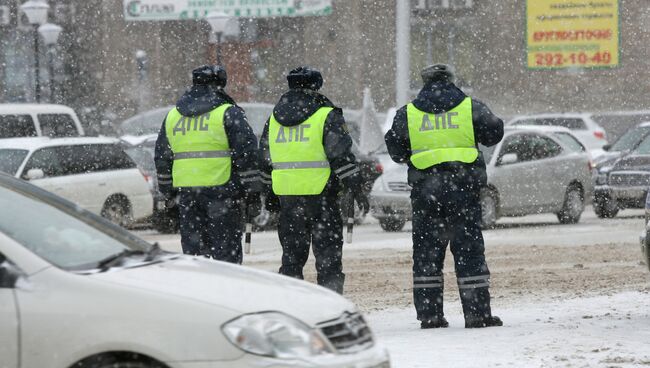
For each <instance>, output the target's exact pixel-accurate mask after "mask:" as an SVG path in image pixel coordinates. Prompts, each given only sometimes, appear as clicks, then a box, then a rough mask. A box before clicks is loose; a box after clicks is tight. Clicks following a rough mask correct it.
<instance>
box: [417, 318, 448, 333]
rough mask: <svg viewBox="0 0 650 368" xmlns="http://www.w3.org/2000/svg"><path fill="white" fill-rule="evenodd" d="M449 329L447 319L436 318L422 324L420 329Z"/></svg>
mask: <svg viewBox="0 0 650 368" xmlns="http://www.w3.org/2000/svg"><path fill="white" fill-rule="evenodd" d="M446 327H449V322H447V319H446V318H445V317H435V318H433V319H427V320H424V321H422V322H420V328H421V329H423V330H425V329H428V328H446Z"/></svg>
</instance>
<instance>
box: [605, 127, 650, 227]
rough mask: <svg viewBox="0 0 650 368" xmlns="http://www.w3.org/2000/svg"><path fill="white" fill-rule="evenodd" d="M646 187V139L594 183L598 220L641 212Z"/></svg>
mask: <svg viewBox="0 0 650 368" xmlns="http://www.w3.org/2000/svg"><path fill="white" fill-rule="evenodd" d="M648 186H650V136H646V137H645V139H644V140H643V141H642V142H641V143H639V145H638V146H637V147H636V148H635V149H634V150H633V151H631V152H629V153H628V154H626V155H624V156H622V157H620V158H619V159H618V160H616V161H615V162H614V163H613V164H611V165H610V166H604V167H601V168H600V170H599V172H598V174H597V175H596V179H595V187H594V211H595V212H596V215H598V217H600V218H612V217H616V215H617V214H618V211H620V210H622V209H625V208H643V207H644V205H645V198H646V195H647V193H648Z"/></svg>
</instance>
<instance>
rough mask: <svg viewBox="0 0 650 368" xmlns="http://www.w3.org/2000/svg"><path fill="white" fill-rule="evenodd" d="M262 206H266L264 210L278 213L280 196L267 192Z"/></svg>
mask: <svg viewBox="0 0 650 368" xmlns="http://www.w3.org/2000/svg"><path fill="white" fill-rule="evenodd" d="M264 206H265V207H266V210H267V211H269V212H271V213H279V212H280V197H278V196H277V195H275V193H269V194H267V195H266V198H265V200H264Z"/></svg>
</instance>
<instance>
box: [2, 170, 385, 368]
mask: <svg viewBox="0 0 650 368" xmlns="http://www.w3.org/2000/svg"><path fill="white" fill-rule="evenodd" d="M0 207H2V208H5V209H8V208H11V210H10V211H0V341H2V344H0V356H1V357H2V366H3V367H18V366H21V367H49V368H69V367H134V368H135V367H138V368H161V367H168V368H190V367H199V366H200V367H224V368H225V367H228V368H238V367H359V368H371V367H372V368H389V367H390V363H389V358H388V354H387V352H386V351H385V349H384V348H382V347H381V346H380V345H378V343H377V342H376V340H375V337H374V336H373V334H372V332H371V330H370V328H369V326H368V324H367V323H366V321H365V319H364V317H363V315H362V314H361V313H360V312H359V310H358V309H357V307H356V306H355V305H354V304H353V303H352V302H350V301H348V300H346V299H345V298H343V297H342V296H340V295H338V294H336V293H334V292H332V291H330V290H328V289H325V288H322V287H320V286H317V285H313V284H310V283H308V282H304V281H300V280H296V279H293V278H290V277H285V276H282V275H278V274H276V273H271V272H267V271H260V270H255V269H252V268H248V267H244V266H240V265H233V264H229V263H225V262H218V261H214V260H209V259H206V258H203V257H192V256H186V255H182V254H177V253H169V252H165V251H162V250H161V249H160V248H159V247H158V246H157V245H156V244H154V245H151V244H148V243H146V242H145V241H143V240H141V239H139V238H137V237H136V236H134V235H132V234H131V233H129V232H127V231H125V230H123V229H122V228H120V227H118V226H115V225H113V224H111V223H110V222H107V221H106V220H104V219H102V218H101V217H98V216H96V215H94V214H92V213H90V212H88V211H85V210H82V209H79V208H78V206H77V205H75V204H73V203H71V202H68V201H66V200H63V199H61V198H59V197H57V196H55V195H53V194H51V193H49V192H46V191H44V190H42V189H40V188H38V187H36V186H34V185H31V184H29V183H27V182H24V181H21V180H17V179H14V178H12V177H10V176H8V175H4V174H0ZM179 312H182V313H179ZM188 339H190V340H191V341H189V340H188Z"/></svg>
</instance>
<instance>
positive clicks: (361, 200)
mask: <svg viewBox="0 0 650 368" xmlns="http://www.w3.org/2000/svg"><path fill="white" fill-rule="evenodd" d="M352 195H354V201H355V202H357V205H358V206H359V209H360V210H361V211H362V212H363V214H364V215H367V214H368V211H370V201H369V200H368V196H367V195H366V194H365V193H364V192H363V191H362V190H357V191H354V192H353V193H352Z"/></svg>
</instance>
